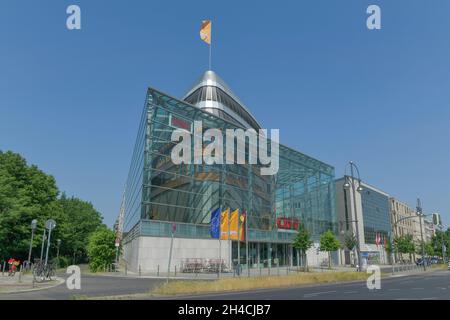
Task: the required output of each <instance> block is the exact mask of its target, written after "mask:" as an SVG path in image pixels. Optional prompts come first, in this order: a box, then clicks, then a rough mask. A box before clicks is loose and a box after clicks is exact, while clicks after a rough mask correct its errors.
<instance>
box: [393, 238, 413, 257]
mask: <svg viewBox="0 0 450 320" xmlns="http://www.w3.org/2000/svg"><path fill="white" fill-rule="evenodd" d="M394 245H395V249H396V251H397V252H398V253H400V254H409V259H410V261H412V255H413V254H415V252H416V246H415V244H414V241H413V237H412V235H410V234H407V235H404V236H400V237H396V238H395V239H394Z"/></svg>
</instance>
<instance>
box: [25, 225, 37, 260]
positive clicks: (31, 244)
mask: <svg viewBox="0 0 450 320" xmlns="http://www.w3.org/2000/svg"><path fill="white" fill-rule="evenodd" d="M36 227H37V220H36V219H33V220H32V221H31V241H30V250H29V251H28V261H27V266H29V265H30V264H31V250H32V248H33V238H34V231H36Z"/></svg>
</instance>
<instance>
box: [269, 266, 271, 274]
mask: <svg viewBox="0 0 450 320" xmlns="http://www.w3.org/2000/svg"><path fill="white" fill-rule="evenodd" d="M270 267H271V266H270V265H269V276H270Z"/></svg>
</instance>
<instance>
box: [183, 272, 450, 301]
mask: <svg viewBox="0 0 450 320" xmlns="http://www.w3.org/2000/svg"><path fill="white" fill-rule="evenodd" d="M177 299H186V300H405V299H406V300H408V299H414V300H440V299H450V271H447V270H439V271H433V272H427V273H423V274H417V275H409V276H401V277H392V278H385V279H382V280H381V289H380V290H369V289H368V288H367V286H366V283H365V282H353V283H341V284H327V285H318V286H311V287H294V288H282V289H265V290H253V291H246V292H233V293H221V294H208V295H195V296H184V297H178V298H177Z"/></svg>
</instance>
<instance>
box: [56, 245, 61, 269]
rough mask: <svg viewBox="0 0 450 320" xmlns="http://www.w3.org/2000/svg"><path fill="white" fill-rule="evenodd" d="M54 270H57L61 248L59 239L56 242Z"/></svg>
mask: <svg viewBox="0 0 450 320" xmlns="http://www.w3.org/2000/svg"><path fill="white" fill-rule="evenodd" d="M56 244H57V247H56V268H59V247H60V246H61V239H57V240H56Z"/></svg>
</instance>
